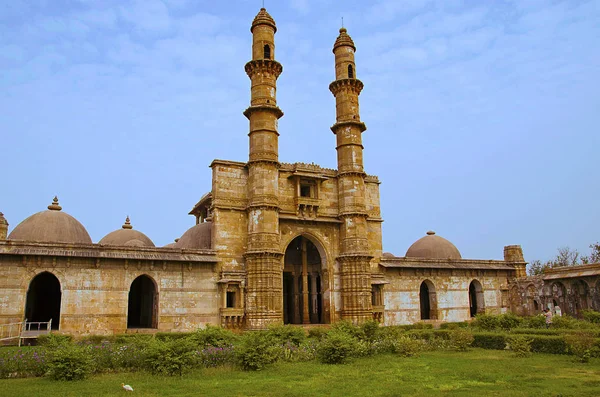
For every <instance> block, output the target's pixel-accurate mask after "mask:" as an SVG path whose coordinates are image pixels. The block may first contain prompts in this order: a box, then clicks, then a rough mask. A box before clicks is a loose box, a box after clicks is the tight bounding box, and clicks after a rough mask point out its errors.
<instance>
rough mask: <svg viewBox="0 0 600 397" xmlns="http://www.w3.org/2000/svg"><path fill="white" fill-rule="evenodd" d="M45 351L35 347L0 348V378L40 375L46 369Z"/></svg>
mask: <svg viewBox="0 0 600 397" xmlns="http://www.w3.org/2000/svg"><path fill="white" fill-rule="evenodd" d="M47 362H48V361H47V357H46V352H45V350H44V349H40V348H37V347H22V348H19V349H14V348H2V349H0V378H17V377H19V378H24V377H28V376H42V375H44V374H45V373H46V371H48V364H47Z"/></svg>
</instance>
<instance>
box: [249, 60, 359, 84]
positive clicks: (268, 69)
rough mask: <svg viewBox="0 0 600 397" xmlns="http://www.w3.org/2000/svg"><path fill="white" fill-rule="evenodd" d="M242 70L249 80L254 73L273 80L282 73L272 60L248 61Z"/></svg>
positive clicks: (278, 64)
mask: <svg viewBox="0 0 600 397" xmlns="http://www.w3.org/2000/svg"><path fill="white" fill-rule="evenodd" d="M244 69H245V70H246V74H247V75H248V77H250V78H252V76H253V75H254V74H256V73H267V74H271V75H273V76H275V78H278V77H279V75H280V74H281V73H282V72H283V66H281V64H280V63H279V62H277V61H275V60H273V59H256V60H254V61H250V62H248V63H247V64H246V66H245V67H244ZM361 84H362V83H361Z"/></svg>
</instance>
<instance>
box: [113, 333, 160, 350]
mask: <svg viewBox="0 0 600 397" xmlns="http://www.w3.org/2000/svg"><path fill="white" fill-rule="evenodd" d="M153 339H154V335H150V334H121V335H117V336H115V343H117V344H126V345H132V346H137V347H139V348H145V347H146V346H148V345H149V344H150V343H151V342H152V340H153Z"/></svg>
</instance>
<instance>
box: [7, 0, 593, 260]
mask: <svg viewBox="0 0 600 397" xmlns="http://www.w3.org/2000/svg"><path fill="white" fill-rule="evenodd" d="M260 6H261V0H252V1H250V0H231V1H200V0H134V1H131V0H127V1H125V0H119V1H116V0H114V1H111V0H107V1H91V0H78V1H74V0H71V1H67V0H31V1H19V0H16V1H10V2H9V1H5V2H1V3H0V109H1V111H0V134H1V139H0V148H1V152H2V155H1V158H2V160H3V161H2V162H3V168H4V172H3V173H2V176H3V177H2V181H1V184H0V186H1V187H0V189H1V191H2V193H1V194H0V197H1V199H0V211H2V212H4V214H5V216H6V218H7V220H8V221H9V223H10V225H11V226H10V227H11V230H12V228H13V227H15V226H16V225H17V224H18V223H19V222H20V221H22V220H23V219H25V218H26V217H27V216H29V215H31V214H32V213H35V212H37V211H41V210H44V209H45V208H46V206H47V205H48V204H50V202H51V199H52V197H53V196H54V195H55V194H57V195H58V196H59V198H60V203H61V205H62V206H63V210H64V211H66V212H68V213H70V214H71V215H73V216H75V217H76V218H77V219H79V221H81V222H82V223H83V224H84V226H85V227H86V228H87V229H88V231H89V232H90V235H91V236H92V239H93V240H94V241H98V240H100V238H102V237H103V236H104V235H105V234H107V233H109V232H110V231H112V230H114V229H117V228H119V227H120V226H121V225H122V223H123V220H124V218H125V216H126V215H130V216H131V221H132V224H133V226H134V228H136V229H138V230H141V231H143V232H144V233H146V234H147V235H148V236H149V237H150V238H151V239H152V240H153V241H154V242H155V243H156V244H157V245H159V246H160V245H164V244H167V243H169V242H171V241H172V240H173V239H174V238H176V237H179V236H181V234H182V233H183V232H184V231H185V230H186V229H187V228H188V227H190V226H192V225H193V223H194V219H193V217H191V216H188V215H187V213H188V211H189V210H190V209H191V208H192V206H193V205H194V204H195V203H196V201H197V200H198V199H199V198H200V197H201V196H202V195H203V194H204V193H206V192H207V191H209V190H210V188H211V171H210V169H209V168H208V166H209V164H210V163H211V161H212V160H213V159H215V158H219V159H227V160H236V161H246V160H247V158H248V153H247V152H248V137H247V132H248V122H247V120H246V118H245V117H244V116H243V115H242V111H243V110H244V109H245V108H246V107H247V106H248V104H249V99H250V90H249V87H250V83H249V79H248V77H247V76H246V74H245V72H244V64H245V63H246V62H247V61H248V60H249V59H250V56H251V53H250V49H251V34H250V31H249V27H250V23H251V21H252V19H253V18H254V16H255V15H256V13H257V12H258V10H259V8H260ZM266 7H267V10H268V11H269V13H270V14H271V15H272V16H273V17H274V18H275V20H276V22H277V26H278V32H277V35H276V48H277V49H276V56H277V59H278V60H279V61H280V62H281V63H282V64H283V67H284V73H283V74H282V76H281V77H280V79H279V82H278V103H279V106H280V107H281V109H282V110H283V111H284V112H285V116H284V117H283V118H282V119H281V120H280V123H279V127H280V130H279V132H280V134H281V136H280V142H279V143H280V161H282V162H296V161H302V162H314V163H317V164H320V165H321V166H324V167H328V168H336V153H335V137H334V135H333V134H332V133H331V131H330V129H329V127H330V126H331V125H332V124H333V123H334V122H335V101H334V98H333V96H332V95H331V93H330V92H329V90H328V85H329V83H330V82H331V81H332V80H333V78H334V67H333V61H334V60H333V54H332V52H331V48H332V45H333V42H334V41H335V38H336V37H337V34H338V29H339V27H340V20H341V17H342V16H343V17H344V22H345V26H346V27H347V28H348V32H349V34H350V35H351V36H352V38H353V39H354V41H355V43H356V46H357V53H356V62H357V77H358V78H360V79H361V80H362V81H363V83H364V84H365V89H364V90H363V93H362V95H361V97H360V104H361V118H362V120H363V121H364V122H365V123H366V124H367V127H368V129H367V131H366V132H365V133H364V134H363V141H364V142H363V143H364V146H365V153H364V154H365V156H364V160H365V168H366V170H367V172H368V173H369V174H373V175H378V176H379V178H380V180H381V182H382V184H381V205H382V212H383V218H384V219H385V222H384V224H383V233H384V234H383V242H384V250H385V251H391V252H393V253H394V254H396V255H398V256H402V255H404V253H405V252H406V249H407V248H408V247H409V246H410V244H411V243H412V242H414V241H415V240H417V239H418V238H420V237H422V236H424V235H425V232H426V231H427V230H435V231H436V232H437V234H438V235H441V236H443V237H446V238H447V239H449V240H450V241H452V242H453V243H455V245H456V246H457V247H458V248H459V250H460V251H461V253H462V254H463V257H467V258H484V259H500V258H501V257H502V249H503V246H504V245H508V244H521V245H522V246H523V249H524V253H525V258H526V260H533V259H542V260H545V259H549V258H550V257H552V256H553V255H554V254H555V252H556V249H557V248H558V247H562V246H570V247H571V248H575V249H578V250H580V251H582V252H585V253H587V252H588V245H589V244H590V243H592V242H595V241H598V240H600V211H599V210H598V197H600V184H599V183H598V182H597V181H596V179H597V173H598V170H600V157H599V156H598V148H599V147H600V133H599V126H600V123H599V122H600V90H599V87H600V44H599V43H600V1H598V0H591V1H583V0H582V1H549V0H548V1H538V0H535V1H534V0H527V1H523V0H514V1H509V0H505V1H500V0H498V1H474V0H472V1H467V0H465V1H458V0H457V1H454V0H444V1H431V0H406V1H399V0H378V1H364V0H363V1H358V0H349V1H344V2H340V1H334V0H319V1H316V0H315V1H313V0H278V1H275V0H267V1H266Z"/></svg>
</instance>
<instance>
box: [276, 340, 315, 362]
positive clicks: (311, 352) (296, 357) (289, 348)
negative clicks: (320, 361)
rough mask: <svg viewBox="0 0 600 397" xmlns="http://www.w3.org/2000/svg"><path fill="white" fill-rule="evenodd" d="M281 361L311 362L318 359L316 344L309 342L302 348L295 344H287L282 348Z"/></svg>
mask: <svg viewBox="0 0 600 397" xmlns="http://www.w3.org/2000/svg"><path fill="white" fill-rule="evenodd" d="M281 353H282V354H281V359H282V360H284V361H290V362H296V361H311V360H314V359H315V358H316V342H315V341H314V340H308V341H306V342H303V343H302V344H301V345H300V346H296V345H294V344H293V343H286V344H285V345H284V346H282V351H281Z"/></svg>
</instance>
